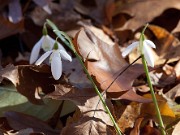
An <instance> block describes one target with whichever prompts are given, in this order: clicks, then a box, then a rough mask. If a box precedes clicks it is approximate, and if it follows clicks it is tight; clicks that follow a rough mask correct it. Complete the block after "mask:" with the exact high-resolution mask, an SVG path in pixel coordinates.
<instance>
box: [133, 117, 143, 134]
mask: <svg viewBox="0 0 180 135" xmlns="http://www.w3.org/2000/svg"><path fill="white" fill-rule="evenodd" d="M143 119H144V118H138V119H137V120H136V122H135V124H134V128H133V129H132V130H131V132H130V135H140V126H141V122H142V121H143Z"/></svg>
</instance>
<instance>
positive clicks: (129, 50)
mask: <svg viewBox="0 0 180 135" xmlns="http://www.w3.org/2000/svg"><path fill="white" fill-rule="evenodd" d="M138 45H139V42H138V41H137V42H133V43H132V44H131V45H129V46H128V47H127V48H126V49H125V50H124V51H123V52H122V56H123V57H126V56H127V55H128V54H129V53H130V52H131V51H132V50H134V49H135V48H136V47H137V46H138Z"/></svg>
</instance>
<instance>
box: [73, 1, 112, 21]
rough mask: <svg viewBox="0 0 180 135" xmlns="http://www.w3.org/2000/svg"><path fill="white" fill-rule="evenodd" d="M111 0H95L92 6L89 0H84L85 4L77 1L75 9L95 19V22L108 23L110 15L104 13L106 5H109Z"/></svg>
mask: <svg viewBox="0 0 180 135" xmlns="http://www.w3.org/2000/svg"><path fill="white" fill-rule="evenodd" d="M109 1H110V2H109ZM111 1H112V0H108V1H107V0H95V1H93V2H92V3H93V4H94V5H93V6H92V5H90V3H91V2H89V3H88V2H87V1H86V2H85V1H84V3H86V5H83V3H81V2H83V1H77V2H76V4H75V10H76V11H78V12H79V13H81V14H83V15H87V16H89V17H90V18H92V19H93V20H95V21H96V22H97V23H100V24H107V23H109V22H108V21H110V20H109V19H110V18H109V16H110V15H106V14H105V8H106V7H107V6H109V5H108V4H110V3H111ZM87 3H88V4H89V5H90V6H89V5H88V4H87ZM88 6H89V7H88ZM110 8H111V9H109V10H113V6H110Z"/></svg>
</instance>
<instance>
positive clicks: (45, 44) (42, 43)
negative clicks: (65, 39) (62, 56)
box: [29, 35, 65, 64]
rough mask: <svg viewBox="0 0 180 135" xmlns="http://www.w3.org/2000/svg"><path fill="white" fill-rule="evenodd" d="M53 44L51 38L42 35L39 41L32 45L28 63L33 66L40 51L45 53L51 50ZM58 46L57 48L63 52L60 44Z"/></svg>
mask: <svg viewBox="0 0 180 135" xmlns="http://www.w3.org/2000/svg"><path fill="white" fill-rule="evenodd" d="M55 42H56V41H55V40H54V39H53V38H51V37H50V36H49V35H43V36H42V37H41V39H40V40H39V41H38V42H37V43H36V44H35V45H34V47H33V49H32V51H31V56H30V61H29V63H30V64H33V63H34V62H35V61H36V60H37V59H38V57H39V53H40V50H41V49H43V50H44V51H45V52H47V51H50V50H52V48H53V46H54V43H55ZM58 44H59V48H60V49H61V50H64V51H65V49H64V47H63V46H62V45H60V43H58Z"/></svg>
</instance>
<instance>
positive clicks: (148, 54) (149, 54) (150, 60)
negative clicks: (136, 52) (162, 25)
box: [143, 44, 154, 67]
mask: <svg viewBox="0 0 180 135" xmlns="http://www.w3.org/2000/svg"><path fill="white" fill-rule="evenodd" d="M143 47H144V48H143V51H144V57H145V59H146V61H147V64H148V65H149V66H151V67H154V58H153V54H152V51H151V49H150V47H149V46H148V45H146V44H144V46H143Z"/></svg>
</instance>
